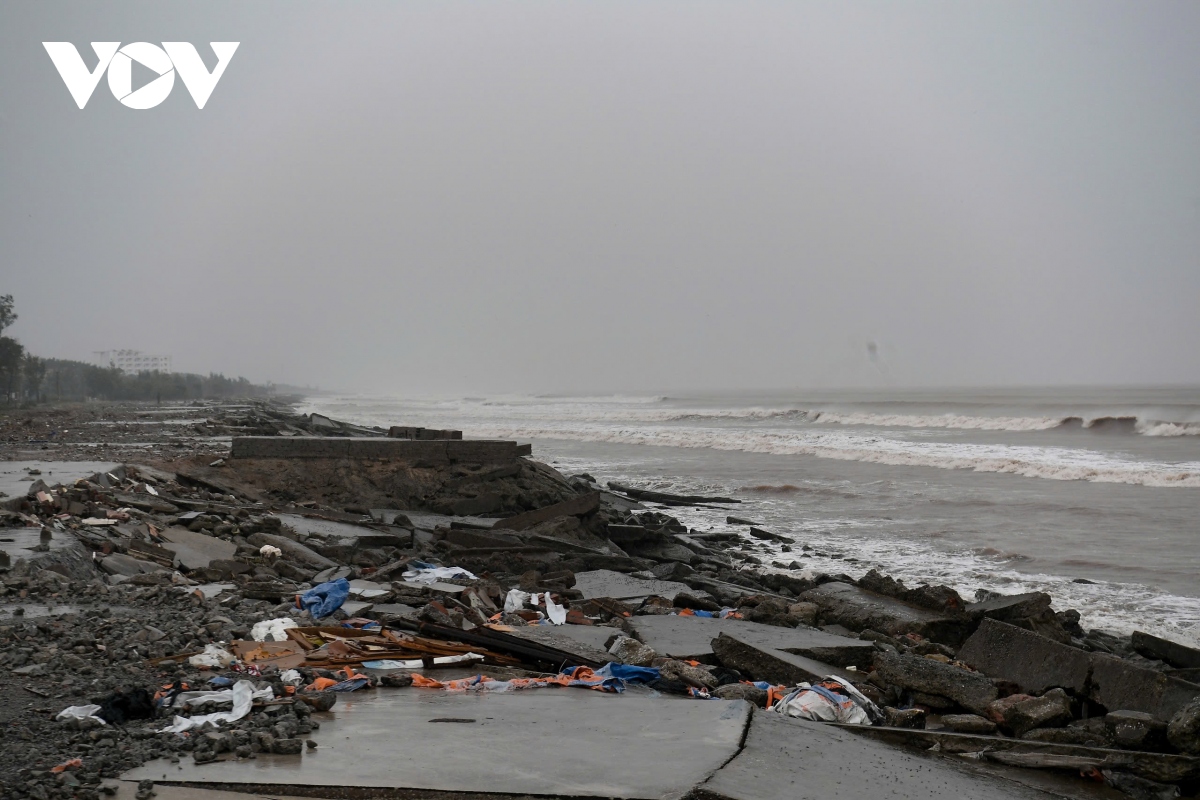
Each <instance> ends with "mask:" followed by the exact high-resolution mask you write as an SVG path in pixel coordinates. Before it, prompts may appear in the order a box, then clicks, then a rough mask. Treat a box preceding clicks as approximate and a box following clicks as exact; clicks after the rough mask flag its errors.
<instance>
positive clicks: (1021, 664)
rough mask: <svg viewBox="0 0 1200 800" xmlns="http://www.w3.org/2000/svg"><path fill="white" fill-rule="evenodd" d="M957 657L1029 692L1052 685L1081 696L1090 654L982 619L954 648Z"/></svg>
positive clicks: (1090, 663) (1035, 691)
mask: <svg viewBox="0 0 1200 800" xmlns="http://www.w3.org/2000/svg"><path fill="white" fill-rule="evenodd" d="M958 659H959V660H960V661H962V662H964V663H967V664H970V665H971V666H972V667H974V668H975V669H977V670H979V671H980V672H982V673H984V674H985V675H987V676H989V677H991V678H999V679H1001V680H1006V681H1012V682H1013V683H1015V684H1017V685H1018V686H1020V687H1021V689H1022V690H1024V691H1025V692H1027V693H1029V694H1042V693H1043V692H1045V691H1046V690H1047V689H1051V688H1054V687H1055V686H1059V687H1062V688H1063V689H1066V690H1067V691H1069V692H1071V693H1072V694H1075V695H1077V696H1080V697H1082V696H1084V694H1085V692H1086V691H1087V686H1088V676H1089V675H1090V674H1091V670H1092V658H1091V653H1087V652H1085V651H1083V650H1079V649H1077V648H1074V647H1069V646H1067V645H1064V644H1059V643H1058V642H1055V641H1051V640H1050V639H1047V638H1046V637H1044V636H1038V635H1037V634H1036V633H1033V632H1031V631H1027V630H1025V629H1023V628H1018V627H1016V626H1014V625H1009V624H1007V623H1004V622H997V621H996V620H990V619H985V620H984V621H983V622H982V623H981V624H980V626H979V630H977V631H975V633H974V634H972V635H971V638H969V639H967V641H966V643H965V644H964V645H963V646H962V648H961V649H960V650H959V651H958Z"/></svg>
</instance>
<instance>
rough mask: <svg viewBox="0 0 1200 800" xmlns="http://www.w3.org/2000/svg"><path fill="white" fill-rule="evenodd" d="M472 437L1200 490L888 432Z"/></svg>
mask: <svg viewBox="0 0 1200 800" xmlns="http://www.w3.org/2000/svg"><path fill="white" fill-rule="evenodd" d="M472 433H473V434H474V435H477V436H491V437H501V438H518V439H538V438H549V439H569V440H573V441H583V442H616V443H620V444H641V445H658V446H666V447H707V448H712V449H714V450H741V451H745V452H750V453H771V454H775V455H806V456H815V457H817V458H836V459H839V460H843V461H866V462H870V463H875V464H889V465H892V466H916V467H938V468H941V469H970V470H975V471H977V472H999V473H1008V474H1013V475H1022V476H1025V477H1027V478H1048V479H1051V480H1059V481H1072V480H1084V481H1095V482H1097V483H1128V484H1134V485H1139V486H1158V487H1172V486H1181V487H1200V462H1186V463H1182V464H1169V463H1164V462H1155V461H1134V460H1130V459H1124V458H1119V457H1115V456H1111V455H1106V454H1102V453H1098V452H1095V451H1091V450H1082V449H1067V448H1061V447H1029V446H1012V445H987V444H968V443H942V442H911V441H904V440H901V439H893V438H889V437H886V436H873V435H859V434H852V433H843V432H837V433H825V432H815V431H801V432H794V431H759V430H746V429H724V428H680V427H662V426H651V425H642V426H637V427H634V426H589V425H564V424H559V425H512V424H507V425H505V424H489V425H484V426H480V427H477V428H474V429H473V431H472Z"/></svg>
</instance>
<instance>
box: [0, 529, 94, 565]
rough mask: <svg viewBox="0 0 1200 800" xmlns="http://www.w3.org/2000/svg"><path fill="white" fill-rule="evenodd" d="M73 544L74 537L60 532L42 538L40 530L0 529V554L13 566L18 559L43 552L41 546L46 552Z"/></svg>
mask: <svg viewBox="0 0 1200 800" xmlns="http://www.w3.org/2000/svg"><path fill="white" fill-rule="evenodd" d="M75 542H76V539H75V537H74V536H72V535H71V534H69V533H65V532H61V531H60V532H57V533H54V532H52V533H51V534H50V536H44V535H43V534H42V529H41V528H0V553H4V554H6V555H7V556H8V558H9V563H14V564H15V563H16V561H17V559H18V558H31V557H33V556H36V555H37V554H38V553H39V552H45V551H43V550H42V549H41V547H42V545H45V546H46V549H47V550H58V549H60V548H63V547H69V546H71V545H72V544H74V543H75ZM34 548H38V549H37V550H35V549H34ZM0 561H2V559H0Z"/></svg>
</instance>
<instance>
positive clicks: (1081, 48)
mask: <svg viewBox="0 0 1200 800" xmlns="http://www.w3.org/2000/svg"><path fill="white" fill-rule="evenodd" d="M43 41H70V42H73V43H75V44H76V46H77V47H79V48H80V52H81V53H83V54H84V56H85V60H87V61H88V62H89V66H92V65H93V64H94V61H95V57H94V56H93V55H92V52H91V48H90V46H89V45H88V42H91V41H121V42H124V43H128V42H133V41H148V42H155V43H158V42H162V41H190V42H193V43H195V44H196V45H197V47H198V49H199V50H200V52H201V55H202V56H203V57H204V58H205V60H206V63H207V65H208V66H209V67H210V68H211V67H212V66H213V63H214V60H215V59H214V56H213V54H212V51H211V49H210V48H209V46H208V42H209V41H239V42H241V46H240V47H239V49H238V50H237V52H236V54H235V55H234V57H233V59H232V61H231V62H230V64H229V66H228V68H227V70H226V72H225V74H224V77H223V78H222V79H221V81H220V83H219V84H218V85H217V87H216V89H215V91H214V92H213V94H212V97H211V98H210V100H209V101H208V104H207V106H206V107H205V108H204V109H203V110H198V109H197V108H196V106H195V104H194V103H193V102H192V100H191V98H190V97H189V96H188V93H187V92H186V91H185V89H184V88H183V86H182V84H181V83H180V82H179V81H178V80H177V81H176V84H175V89H174V91H173V92H172V94H171V95H170V97H168V99H167V100H166V102H164V103H163V104H162V105H160V106H158V107H157V108H154V109H150V110H144V111H136V110H131V109H128V108H125V107H124V106H122V105H120V104H119V103H118V102H117V100H116V99H114V97H113V95H112V94H111V92H110V91H109V90H108V86H107V82H106V81H103V80H102V81H101V83H100V85H99V87H98V88H97V89H96V92H95V94H94V95H93V96H92V98H91V100H90V102H89V103H88V105H87V107H86V108H85V109H84V110H82V111H81V110H79V109H78V108H77V107H76V106H75V104H74V103H73V102H72V100H71V96H70V94H69V93H68V91H67V88H66V86H65V85H64V83H63V81H62V79H61V78H60V77H59V75H58V73H57V72H56V70H55V68H54V66H53V64H52V63H51V61H50V58H49V57H48V55H47V54H46V51H45V50H44V49H43V47H42V44H41V42H43ZM1197 42H1200V3H1197V2H1194V0H1184V1H1182V2H1146V3H1128V2H1119V3H1112V2H1098V1H1097V0H1087V1H1086V2H1059V1H1055V2H1046V0H1036V2H1017V1H1016V0H1003V2H969V3H963V2H957V1H955V2H936V3H931V2H904V3H899V2H875V3H854V2H841V1H840V0H839V2H828V3H808V2H794V1H791V0H789V1H788V2H746V1H745V0H742V1H741V2H722V3H717V2H702V1H701V0H686V1H685V2H655V1H654V0H629V1H628V2H621V1H620V0H604V2H571V3H563V2H533V1H528V2H518V1H507V2H495V3H482V2H450V1H449V0H437V1H436V2H432V1H430V2H374V3H372V2H359V3H353V4H344V3H312V2H288V3H240V2H239V3H226V4H222V3H203V4H201V3H193V4H188V5H184V4H176V3H145V4H140V3H105V4H100V3H91V2H87V3H61V2H36V3H34V2H27V3H17V2H10V3H5V4H4V5H3V6H0V100H2V102H0V294H3V293H12V294H13V295H15V297H16V301H17V311H18V312H19V314H20V317H21V319H20V321H19V322H18V323H17V324H16V325H15V326H14V327H13V328H12V329H11V331H10V333H12V334H13V335H15V336H18V337H19V338H20V339H21V340H22V342H24V343H25V344H26V345H27V346H29V347H30V348H31V349H32V350H33V351H35V352H37V353H39V354H41V355H46V356H59V357H76V358H80V357H86V356H88V354H89V353H90V352H91V351H93V350H100V349H108V348H116V347H128V348H138V349H142V350H147V351H153V352H165V353H170V354H171V355H172V356H173V357H174V363H175V366H176V368H177V369H181V370H187V371H200V372H207V371H209V370H214V371H223V372H225V373H227V374H242V375H245V376H247V377H249V378H251V379H255V380H265V379H273V380H278V381H289V382H307V383H318V384H320V385H322V386H324V387H328V388H339V389H346V390H365V391H400V392H405V393H422V394H424V393H438V392H490V391H509V392H511V391H517V392H519V391H572V390H587V391H629V390H642V389H648V390H662V389H687V388H694V389H698V388H718V389H735V388H739V387H749V388H760V387H822V386H842V385H855V384H859V385H865V384H874V385H878V384H879V383H880V382H881V381H882V380H883V379H884V377H885V376H886V378H887V379H889V380H891V381H893V382H895V383H896V384H897V385H907V386H923V385H939V384H951V385H979V384H1043V383H1136V382H1177V383H1179V382H1187V383H1196V382H1200V347H1198V344H1200V47H1198V46H1197ZM868 341H875V342H877V343H878V347H879V352H880V354H881V357H882V358H883V360H884V362H885V366H886V371H885V372H884V373H883V374H881V371H880V370H879V369H876V368H874V367H873V366H872V365H871V364H870V363H869V360H868V358H867V355H866V343H867V342H868Z"/></svg>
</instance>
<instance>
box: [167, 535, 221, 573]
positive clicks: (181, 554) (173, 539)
mask: <svg viewBox="0 0 1200 800" xmlns="http://www.w3.org/2000/svg"><path fill="white" fill-rule="evenodd" d="M159 535H160V536H162V538H163V539H164V542H163V547H164V548H166V549H167V550H170V551H171V552H173V553H174V554H175V557H176V558H177V559H178V560H179V566H180V567H182V568H183V569H185V570H188V571H190V570H194V569H204V568H206V567H207V566H208V565H209V564H210V563H212V562H213V561H218V560H229V559H232V558H233V556H234V555H235V554H236V553H237V545H236V544H234V543H233V542H227V541H225V540H224V539H218V538H217V537H215V536H209V535H207V534H203V533H198V532H196V531H189V530H188V529H187V528H179V527H174V528H167V529H166V530H165V531H163V532H162V533H161V534H159Z"/></svg>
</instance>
